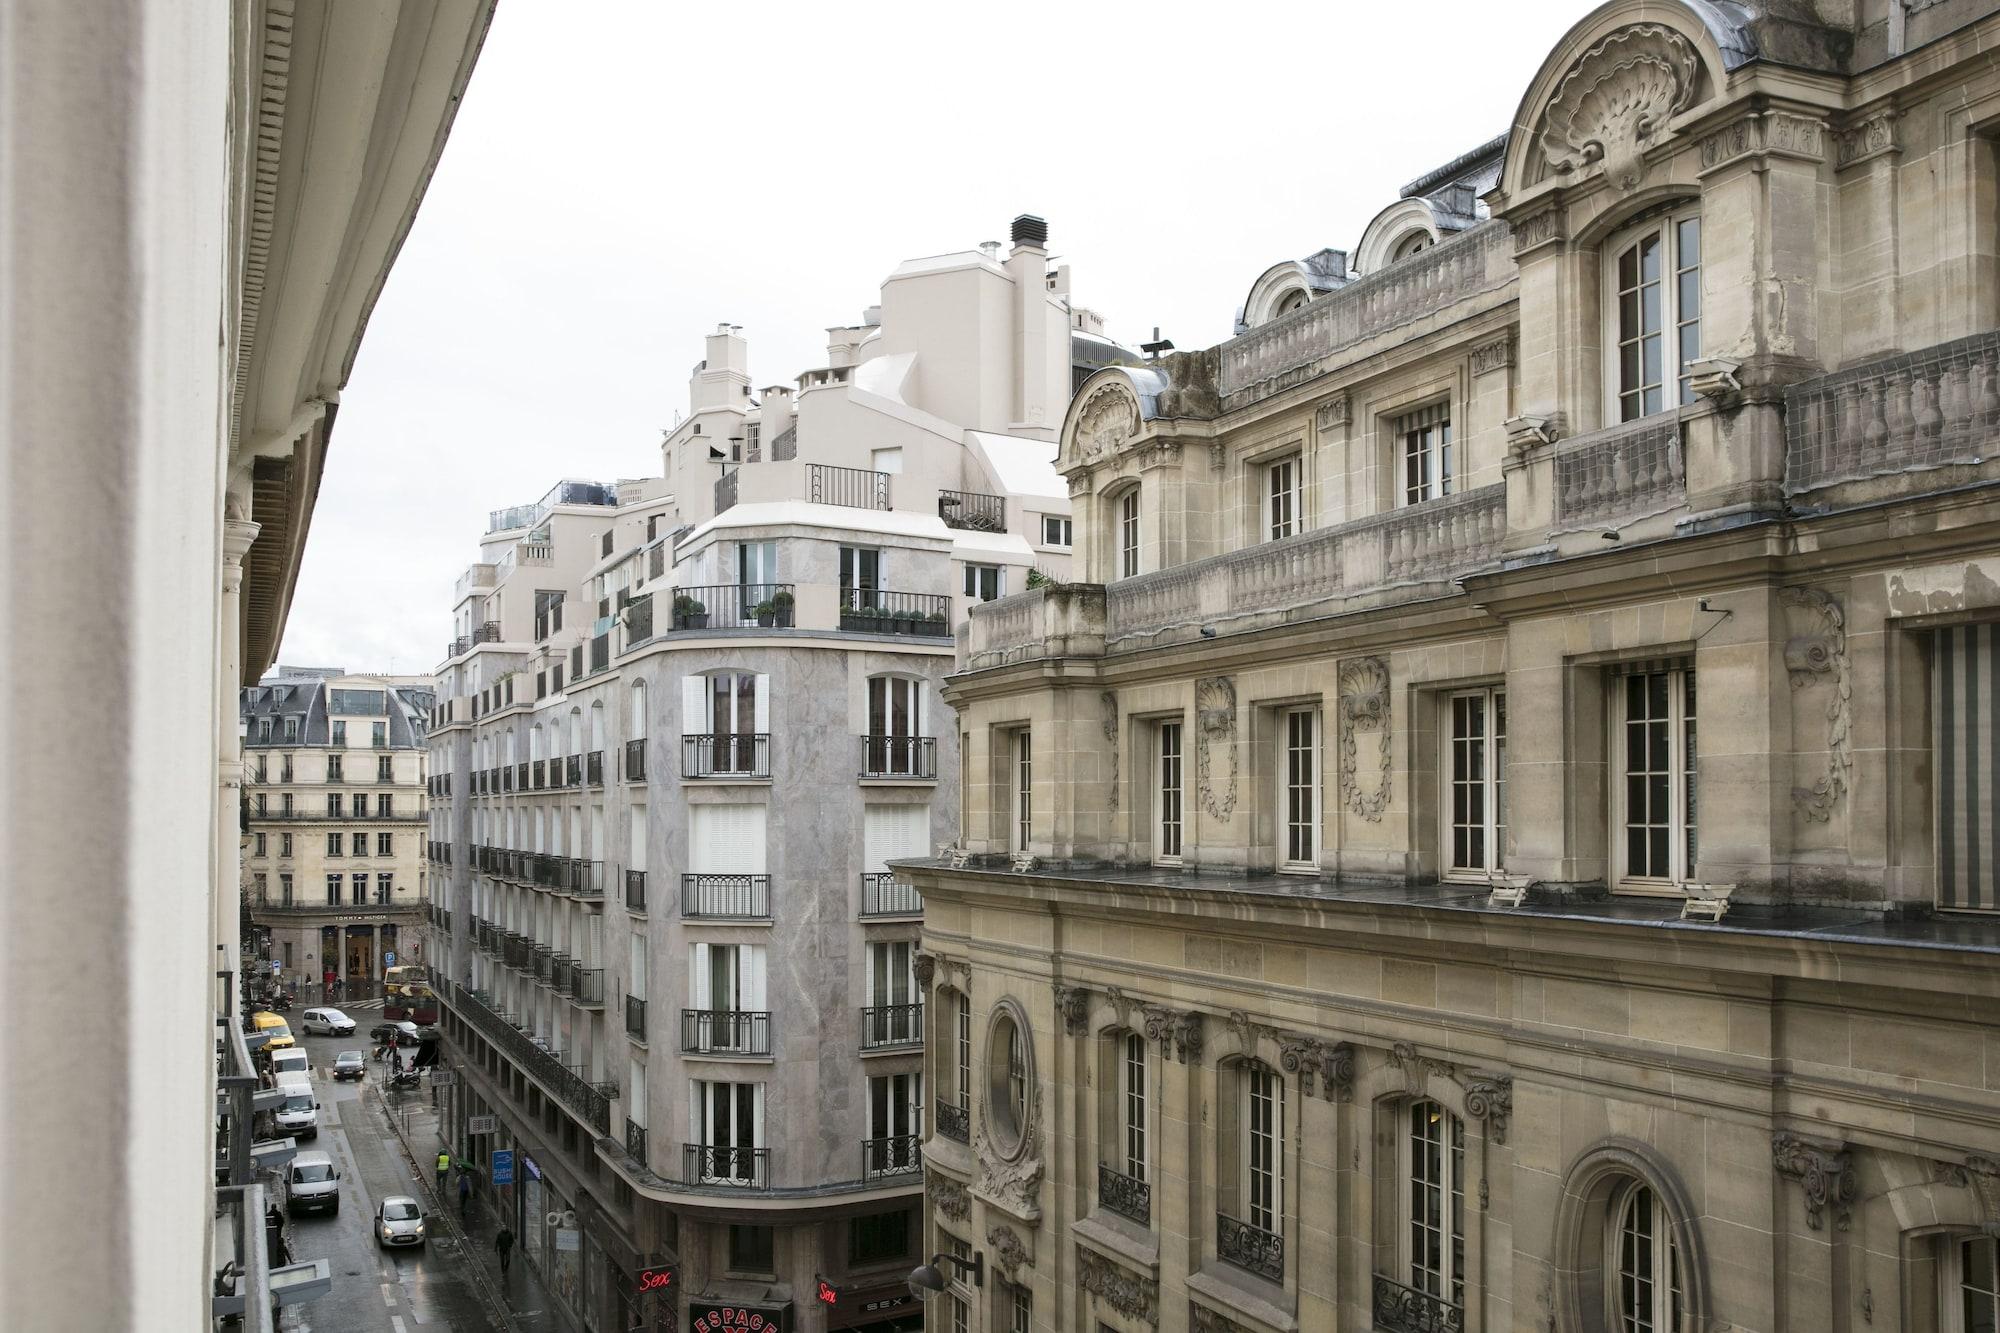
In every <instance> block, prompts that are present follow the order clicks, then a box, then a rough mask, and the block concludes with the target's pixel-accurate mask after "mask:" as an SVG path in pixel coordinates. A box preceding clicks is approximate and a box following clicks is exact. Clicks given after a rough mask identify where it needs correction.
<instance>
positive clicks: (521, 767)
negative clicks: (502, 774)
mask: <svg viewBox="0 0 2000 1333" xmlns="http://www.w3.org/2000/svg"><path fill="white" fill-rule="evenodd" d="M514 786H515V788H516V789H518V790H520V791H526V790H528V761H527V760H525V759H523V760H522V761H521V762H520V763H518V764H516V765H514Z"/></svg>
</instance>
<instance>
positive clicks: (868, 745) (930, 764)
mask: <svg viewBox="0 0 2000 1333" xmlns="http://www.w3.org/2000/svg"><path fill="white" fill-rule="evenodd" d="M861 776H862V777H864V778H935V777H936V776H937V738H936V737H934V736H863V737H862V738H861Z"/></svg>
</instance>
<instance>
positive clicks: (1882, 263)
mask: <svg viewBox="0 0 2000 1333" xmlns="http://www.w3.org/2000/svg"><path fill="white" fill-rule="evenodd" d="M1990 8H1991V7H1990V6H1983V5H1978V4H1972V3H1965V4H1934V5H1933V4H1909V3H1902V4H1889V5H1886V6H1885V5H1884V4H1882V3H1879V2H1878V3H1864V4H1861V5H1858V6H1854V7H1850V9H1849V10H1848V11H1846V13H1847V17H1846V18H1845V19H1843V20H1841V21H1839V22H1832V21H1829V20H1828V19H1827V18H1826V17H1825V15H1826V14H1827V13H1830V12H1831V11H1830V10H1828V9H1827V8H1826V7H1823V6H1822V7H1820V9H1819V10H1818V11H1817V12H1815V11H1809V10H1807V9H1805V8H1804V7H1797V6H1775V5H1774V6H1767V7H1764V8H1763V9H1759V10H1748V9H1744V8H1742V7H1726V6H1714V5H1707V4H1701V3H1652V2H1650V0H1649V2H1647V3H1638V2H1637V0H1620V2H1616V3H1611V4H1607V5H1604V6H1602V7H1600V8H1598V9H1597V10H1595V11H1593V12H1592V13H1591V14H1590V15H1589V16H1588V17H1586V18H1584V19H1582V20H1581V21H1580V22H1579V23H1578V24H1577V25H1576V26H1575V27H1574V28H1573V29H1572V30H1571V31H1570V33H1569V34H1568V36H1567V37H1566V38H1565V39H1564V40H1563V42H1562V43H1561V44H1560V45H1559V46H1558V47H1557V48H1556V49H1554V50H1553V51H1551V52H1550V53H1549V55H1548V56H1547V58H1546V60H1545V61H1544V63H1543V64H1542V66H1541V67H1540V68H1539V69H1537V70H1534V71H1524V72H1523V73H1524V76H1525V79H1526V82H1525V88H1524V93H1523V97H1522V101H1521V104H1520V108H1519V111H1518V112H1517V114H1516V115H1515V117H1514V120H1513V128H1512V129H1511V130H1510V131H1509V133H1508V134H1507V135H1505V136H1504V137H1502V138H1500V139H1498V140H1495V141H1494V142H1492V143H1489V144H1486V145H1483V146H1481V147H1479V148H1476V149H1474V150H1473V151H1471V152H1469V153H1467V154H1466V155H1465V156H1464V157H1462V158H1460V159H1458V160H1457V161H1456V162H1453V163H1451V164H1448V165H1447V166H1445V167H1443V168H1441V169H1439V170H1438V171H1433V172H1431V173H1429V174H1428V175H1426V176H1424V177H1422V178H1420V179H1419V180H1417V181H1415V182H1413V183H1412V184H1411V185H1410V186H1409V187H1407V188H1406V189H1405V191H1404V192H1403V196H1402V197H1401V198H1400V199H1398V200H1397V201H1396V202H1395V203H1394V204H1392V205H1390V206H1389V207H1388V208H1386V209H1385V210H1384V211H1383V212H1382V214H1381V215H1380V216H1378V217H1377V219H1376V220H1375V222H1374V223H1372V224H1370V227H1369V229H1368V231H1367V233H1366V234H1365V235H1364V236H1363V237H1362V238H1361V240H1360V242H1359V244H1357V245H1356V246H1355V247H1354V248H1353V250H1352V252H1351V254H1352V256H1353V257H1352V259H1350V257H1349V254H1350V252H1348V251H1344V250H1335V249H1322V250H1320V251H1317V252H1315V253H1314V254H1313V255H1312V256H1311V257H1310V258H1309V259H1306V260H1301V261H1298V262H1296V263H1292V262H1286V263H1281V264H1279V265H1276V266H1274V267H1273V268H1272V269H1270V270H1268V271H1266V272H1265V273H1264V274H1263V275H1262V276H1260V277H1259V278H1258V279H1257V280H1256V282H1255V284H1254V285H1253V287H1252V289H1251V291H1250V294H1249V297H1248V299H1246V301H1245V303H1244V306H1243V309H1242V312H1241V314H1240V316H1239V328H1240V329H1241V332H1239V333H1238V334H1237V336H1235V337H1233V338H1232V339H1230V340H1229V341H1228V342H1225V343H1223V344H1221V345H1220V346H1217V347H1213V348H1209V349H1206V350H1202V351H1196V352H1190V353H1182V354H1175V355H1170V356H1168V357H1167V358H1165V359H1163V360H1161V361H1160V362H1158V363H1156V364H1155V365H1153V366H1150V367H1144V368H1120V367H1113V368H1108V369H1105V370H1103V371H1100V372H1098V373H1097V374H1095V375H1093V376H1092V377H1091V378H1090V379H1088V380H1086V381H1085V382H1084V383H1083V384H1082V385H1081V386H1080V388H1079V390H1078V392H1077V394H1076V396H1075V398H1074V400H1073V402H1072V404H1071V407H1070V410H1069V413H1068V416H1067V418H1066V420H1065V423H1064V427H1063V431H1062V436H1061V453H1060V459H1059V463H1058V466H1059V469H1060V470H1061V471H1062V473H1063V474H1064V476H1065V477H1066V478H1067V480H1068V483H1069V487H1070V492H1071V499H1072V507H1073V513H1074V516H1075V524H1076V548H1075V558H1074V570H1075V574H1074V580H1075V581H1072V582H1069V583H1066V584H1063V585H1060V586H1056V587H1050V588H1046V589H1038V590H1035V591H1032V592H1029V593H1026V594H1023V595H1020V596H1015V597H1008V598H1003V599H1001V600H999V601H997V602H993V603H989V604H987V605H984V606H980V607H977V608H974V609H973V611H972V613H971V616H970V626H969V629H968V631H967V632H965V633H962V634H961V635H960V636H959V641H958V656H959V662H958V671H957V673H956V674H955V675H954V676H953V677H952V679H951V682H950V684H949V686H948V688H947V698H948V699H949V700H950V702H951V703H952V704H953V705H954V706H955V707H956V709H957V710H958V721H959V732H960V735H959V744H958V750H959V755H960V763H961V765H962V769H961V773H960V779H959V781H960V786H961V788H962V790H963V793H964V801H963V812H962V822H961V827H960V830H959V836H958V839H957V845H956V846H954V847H952V848H950V849H947V851H946V852H945V853H944V854H941V855H940V856H939V857H937V858H935V859H930V860H926V861H923V862H921V863H917V862H911V863H904V869H905V871H906V873H907V874H909V876H910V877H911V879H912V880H913V882H914V883H915V884H916V886H917V887H918V888H919V889H920V890H921V892H922V893H923V895H924V900H925V917H924V950H925V957H924V962H923V964H922V966H921V969H920V976H919V979H920V981H921V982H922V984H923V986H924V988H925V990H926V992H927V999H928V1000H929V1003H930V1004H931V1006H932V1008H931V1013H932V1015H933V1017H932V1021H931V1022H930V1023H929V1024H928V1027H927V1035H928V1042H929V1044H928V1048H927V1052H926V1065H925V1074H926V1078H927V1082H928V1084H929V1087H930V1089H931V1090H932V1091H933V1092H934V1094H935V1103H934V1106H933V1114H932V1116H931V1117H930V1120H929V1122H928V1124H927V1126H926V1130H927V1139H926V1142H925V1145H924V1152H925V1171H926V1184H927V1200H926V1219H925V1220H926V1227H927V1233H928V1236H929V1242H930V1248H931V1249H932V1250H933V1251H944V1252H961V1253H965V1254H970V1253H971V1252H973V1251H977V1252H979V1253H980V1255H981V1256H982V1258H983V1261H984V1265H985V1280H984V1282H983V1284H980V1285H977V1286H975V1285H973V1283H972V1282H971V1281H970V1279H969V1278H967V1279H962V1280H959V1281H957V1282H955V1283H954V1285H953V1287H952V1289H951V1290H950V1291H948V1292H947V1293H945V1294H943V1295H941V1296H938V1297H934V1298H932V1301H931V1309H932V1313H931V1319H932V1327H937V1328H957V1327H960V1326H961V1325H960V1324H959V1322H958V1321H959V1318H960V1316H961V1314H962V1315H963V1318H964V1323H963V1325H962V1326H963V1327H967V1328H971V1329H1012V1328H1020V1327H1024V1326H1026V1327H1032V1328H1035V1329H1079V1330H1098V1329H1109V1330H1113V1331H1114V1333H1142V1331H1143V1333H1151V1331H1152V1330H1155V1329H1158V1330H1162V1331H1163V1333H1178V1331H1179V1330H1183V1329H1197V1330H1204V1331H1207V1330H1232V1331H1233V1330H1251V1331H1253V1333H1289V1331H1290V1330H1323V1329H1338V1330H1369V1329H1375V1330H1389V1331H1393V1333H1435V1331H1437V1330H1476V1331H1481V1333H1492V1331H1496V1330H1521V1331H1522V1333H1526V1331H1527V1330H1537V1331H1542V1330H1560V1331H1561V1333H1586V1331H1594V1330H1612V1329H1620V1330H1624V1329H1660V1330H1664V1329H1679V1330H1687V1331H1688V1333H1693V1331H1695V1330H1700V1331H1701V1333H1716V1331H1719V1330H1724V1329H1727V1330H1733V1331H1737V1333H1777V1331H1778V1330H1799V1331H1805V1330H1812V1331H1814V1333H1817V1331H1818V1330H1857V1331H1858V1330H1863V1329H1866V1330H1884V1331H1886V1330H1905V1331H1907V1333H1920V1331H1928V1330H1940V1329H1942V1330H1954V1329H1967V1330H1969V1329H1974V1328H1985V1327H1991V1324H1989V1323H1982V1322H1980V1321H1981V1320H1982V1319H1985V1318H1988V1317H1990V1316H1988V1315H1987V1314H1986V1313H1985V1312H1986V1311H1988V1310H1991V1309H1993V1308H1994V1306H1993V1301H1994V1300H1995V1299H1996V1298H1995V1297H1993V1296H1992V1295H1991V1294H1990V1293H1991V1292H1992V1290H1993V1288H1994V1286H1995V1284H1996V1260H1995V1257H1994V1245H1993V1242H1992V1240H1991V1237H1992V1236H1993V1235H1994V1233H1995V1232H1996V1229H2000V1023H1996V1021H1995V1002H1996V999H2000V920H1996V918H1995V916H1994V914H1993V913H1994V911H1995V909H1996V908H2000V892H1996V884H1995V878H1994V874H1995V871H1994V864H1993V862H1994V851H1995V848H1996V841H1995V836H1994V834H1995V827H1996V826H1995V821H1994V813H1993V804H1994V802H1993V799H1992V790H1993V786H1992V783H1993V778H1994V773H1993V760H1992V755H1993V752H1994V743H1995V739H1996V729H1995V726H1994V720H1993V719H1994V713H1993V706H1994V704H1995V702H1996V700H1995V697H1994V696H1995V690H1994V688H1993V684H1994V671H1993V665H1992V664H1993V662H1994V660H1995V656H1994V653H1995V649H1996V647H1997V646H2000V640H1996V631H1995V628H1994V627H1995V626H1996V625H2000V526H1996V519H2000V499H1996V496H2000V491H1996V489H1995V484H1994V483H1995V480H1996V478H2000V461H1996V460H1995V458H1994V457H1993V455H1994V452H1995V451H1994V450H1993V449H1992V447H1991V442H1992V441H1993V440H1994V439H1995V438H1996V432H2000V265H1996V254H1995V252H1996V247H2000V157H1996V152H1995V143H1994V137H1993V136H1994V134H1995V132H1996V130H2000V72H1996V71H1995V70H1994V68H1993V67H1992V66H1991V65H1990V63H1989V62H1988V60H1987V59H1986V57H1985V56H1984V55H1983V54H1982V53H1983V52H1985V51H1986V50H1987V49H1989V48H1990V47H1991V46H1992V44H1993V42H1994V41H1995V40H1996V39H2000V14H1994V13H1988V12H1985V11H1987V10H1988V9H1990Z"/></svg>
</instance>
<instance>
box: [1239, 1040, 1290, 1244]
mask: <svg viewBox="0 0 2000 1333" xmlns="http://www.w3.org/2000/svg"><path fill="white" fill-rule="evenodd" d="M1243 1102H1244V1107H1243V1202H1244V1213H1245V1216H1244V1218H1243V1220H1244V1221H1245V1222H1248V1223H1249V1224H1250V1225H1251V1226H1253V1227H1255V1228H1257V1229H1258V1230H1259V1231H1264V1232H1269V1233H1271V1234H1273V1235H1275V1234H1277V1232H1278V1227H1279V1222H1280V1220H1281V1219H1282V1217H1283V1215H1284V1198H1283V1193H1282V1186H1283V1167H1282V1164H1281V1160H1280V1157H1279V1153H1280V1152H1281V1151H1282V1150H1283V1146H1284V1114H1285V1085H1284V1081H1283V1080H1282V1079H1280V1078H1279V1077H1278V1075H1277V1073H1276V1071H1274V1070H1273V1069H1271V1067H1270V1066H1268V1065H1264V1064H1255V1063H1253V1064H1250V1065H1248V1066H1246V1067H1245V1068H1244V1071H1243Z"/></svg>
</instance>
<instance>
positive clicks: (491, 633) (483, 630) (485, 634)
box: [472, 620, 500, 643]
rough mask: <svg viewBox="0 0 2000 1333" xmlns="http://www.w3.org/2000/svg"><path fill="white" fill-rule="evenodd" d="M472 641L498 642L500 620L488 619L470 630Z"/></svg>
mask: <svg viewBox="0 0 2000 1333" xmlns="http://www.w3.org/2000/svg"><path fill="white" fill-rule="evenodd" d="M472 641H473V642H474V643H498V642H500V622H499V621H497V620H489V621H486V622H485V623H484V624H482V625H480V626H479V627H478V628H477V629H475V630H473V631H472Z"/></svg>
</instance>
